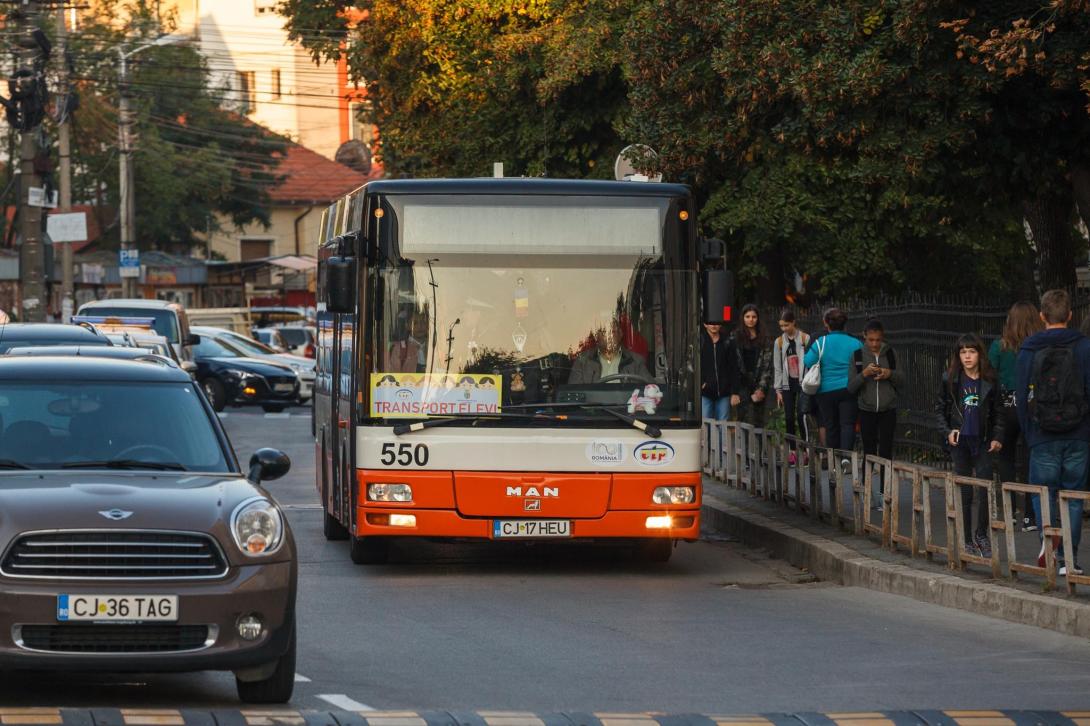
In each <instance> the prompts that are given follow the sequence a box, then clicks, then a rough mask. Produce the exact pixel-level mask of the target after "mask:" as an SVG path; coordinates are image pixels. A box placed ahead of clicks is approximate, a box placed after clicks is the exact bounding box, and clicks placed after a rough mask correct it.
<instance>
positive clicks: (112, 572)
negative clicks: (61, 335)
mask: <svg viewBox="0 0 1090 726" xmlns="http://www.w3.org/2000/svg"><path fill="white" fill-rule="evenodd" d="M289 467H290V462H289V461H288V458H287V456H285V455H284V454H282V453H280V452H278V451H274V450H272V449H261V450H259V451H258V452H257V453H256V454H254V456H253V458H252V459H251V460H250V468H249V471H248V472H246V473H244V472H242V471H241V470H240V469H239V465H238V462H237V460H236V459H235V456H234V454H233V452H232V450H231V445H230V443H229V442H228V440H227V437H226V435H225V434H224V432H223V429H222V427H221V426H220V423H219V419H218V418H217V417H216V415H215V413H214V412H213V411H212V409H211V407H210V406H209V405H208V402H207V401H206V400H205V398H204V396H203V394H201V392H200V390H199V387H198V386H196V385H195V384H194V383H193V381H192V379H191V378H190V377H189V375H188V374H187V373H186V372H185V371H183V370H181V369H180V368H179V367H178V366H177V365H175V364H174V363H172V362H170V361H168V360H166V359H162V358H155V357H151V356H149V357H147V358H146V359H144V360H113V359H104V358H95V357H75V356H72V357H64V356H56V357H51V356H46V357H4V358H0V671H3V670H22V669H49V670H53V669H57V670H97V671H136V672H148V671H195V670H231V671H234V673H235V676H236V679H237V682H238V693H239V697H240V698H241V699H242V700H244V701H249V702H255V703H269V702H282V701H287V700H288V699H289V698H290V697H291V693H292V688H293V684H294V679H295V593H296V581H297V568H296V557H295V543H294V541H293V539H292V535H291V530H290V529H289V528H288V523H287V520H286V519H285V517H284V515H283V514H282V513H281V511H280V509H279V507H278V506H277V505H276V503H275V502H274V501H273V500H272V498H271V497H270V496H269V495H268V493H267V492H266V491H265V490H264V489H262V488H261V486H260V483H259V482H260V481H261V480H262V479H265V480H269V479H275V478H277V477H280V476H283V475H284V474H285V473H286V472H287V471H288V468H289Z"/></svg>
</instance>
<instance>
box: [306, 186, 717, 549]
mask: <svg viewBox="0 0 1090 726" xmlns="http://www.w3.org/2000/svg"><path fill="white" fill-rule="evenodd" d="M694 213H695V210H694V206H693V200H692V198H691V196H690V193H689V190H688V189H687V188H686V187H684V186H681V185H674V184H657V183H640V182H601V181H565V180H547V179H512V178H508V179H471V180H398V181H392V180H391V181H377V182H372V183H370V184H367V185H366V186H364V187H362V188H361V189H358V190H357V191H354V192H352V193H351V194H348V195H347V196H346V197H344V198H343V199H341V200H339V201H337V202H336V203H335V204H333V205H332V206H330V207H329V209H328V210H327V211H326V212H325V213H324V217H323V222H322V239H321V240H320V244H319V254H318V256H319V266H318V290H317V293H318V300H319V304H318V353H317V380H316V389H315V396H314V416H315V419H314V420H315V439H316V441H315V444H316V447H317V453H318V461H319V465H318V467H317V487H318V490H319V492H320V494H321V497H322V502H323V505H324V510H325V534H326V536H327V537H328V538H329V539H344V538H348V539H350V540H351V555H352V559H353V561H355V562H357V563H377V562H382V561H384V560H385V559H386V557H387V553H388V550H389V545H390V541H391V540H392V539H393V538H395V537H427V538H439V539H477V540H514V541H522V540H535V539H536V540H541V539H550V540H563V539H579V540H608V541H614V542H617V541H628V542H629V543H631V544H635V545H637V546H638V547H639V548H641V549H642V550H643V555H644V556H645V557H647V558H649V559H653V560H656V561H665V560H667V559H668V558H669V557H670V555H671V553H672V550H673V546H674V543H675V542H676V541H679V540H686V541H694V540H696V539H697V537H698V533H699V530H700V501H701V485H700V426H701V419H700V391H699V380H700V378H699V358H700V345H699V342H700V341H699V338H698V333H697V329H698V326H699V322H700V317H699V313H698V311H699V309H700V308H699V302H698V278H697V272H698V252H697V235H696V232H695V222H694V216H693V215H694Z"/></svg>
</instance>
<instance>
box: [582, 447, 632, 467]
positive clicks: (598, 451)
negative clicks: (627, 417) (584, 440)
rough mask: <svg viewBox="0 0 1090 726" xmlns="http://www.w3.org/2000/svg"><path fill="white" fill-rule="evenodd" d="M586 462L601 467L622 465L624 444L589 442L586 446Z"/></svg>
mask: <svg viewBox="0 0 1090 726" xmlns="http://www.w3.org/2000/svg"><path fill="white" fill-rule="evenodd" d="M587 460H588V461H590V463H592V464H599V465H601V466H617V465H618V464H623V463H624V444H623V443H622V442H620V441H591V442H590V443H589V444H587Z"/></svg>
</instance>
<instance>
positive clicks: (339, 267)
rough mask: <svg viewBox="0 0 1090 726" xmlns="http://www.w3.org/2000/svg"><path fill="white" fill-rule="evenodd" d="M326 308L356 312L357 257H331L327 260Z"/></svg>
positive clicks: (334, 311)
mask: <svg viewBox="0 0 1090 726" xmlns="http://www.w3.org/2000/svg"><path fill="white" fill-rule="evenodd" d="M326 310H328V311H329V312H331V313H354V312H356V259H355V258H354V257H330V258H329V260H328V261H327V262H326Z"/></svg>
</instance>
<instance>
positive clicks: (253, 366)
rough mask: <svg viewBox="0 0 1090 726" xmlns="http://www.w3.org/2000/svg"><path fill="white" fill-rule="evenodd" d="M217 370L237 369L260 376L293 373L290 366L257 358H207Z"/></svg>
mask: <svg viewBox="0 0 1090 726" xmlns="http://www.w3.org/2000/svg"><path fill="white" fill-rule="evenodd" d="M206 360H207V361H208V362H210V363H212V364H214V365H215V366H216V367H218V368H237V369H239V370H242V371H247V372H249V373H257V374H258V375H262V376H284V375H291V374H293V373H295V371H294V370H293V369H292V367H291V366H288V365H285V364H283V363H276V362H274V361H271V360H261V359H258V358H207V359H206Z"/></svg>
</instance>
